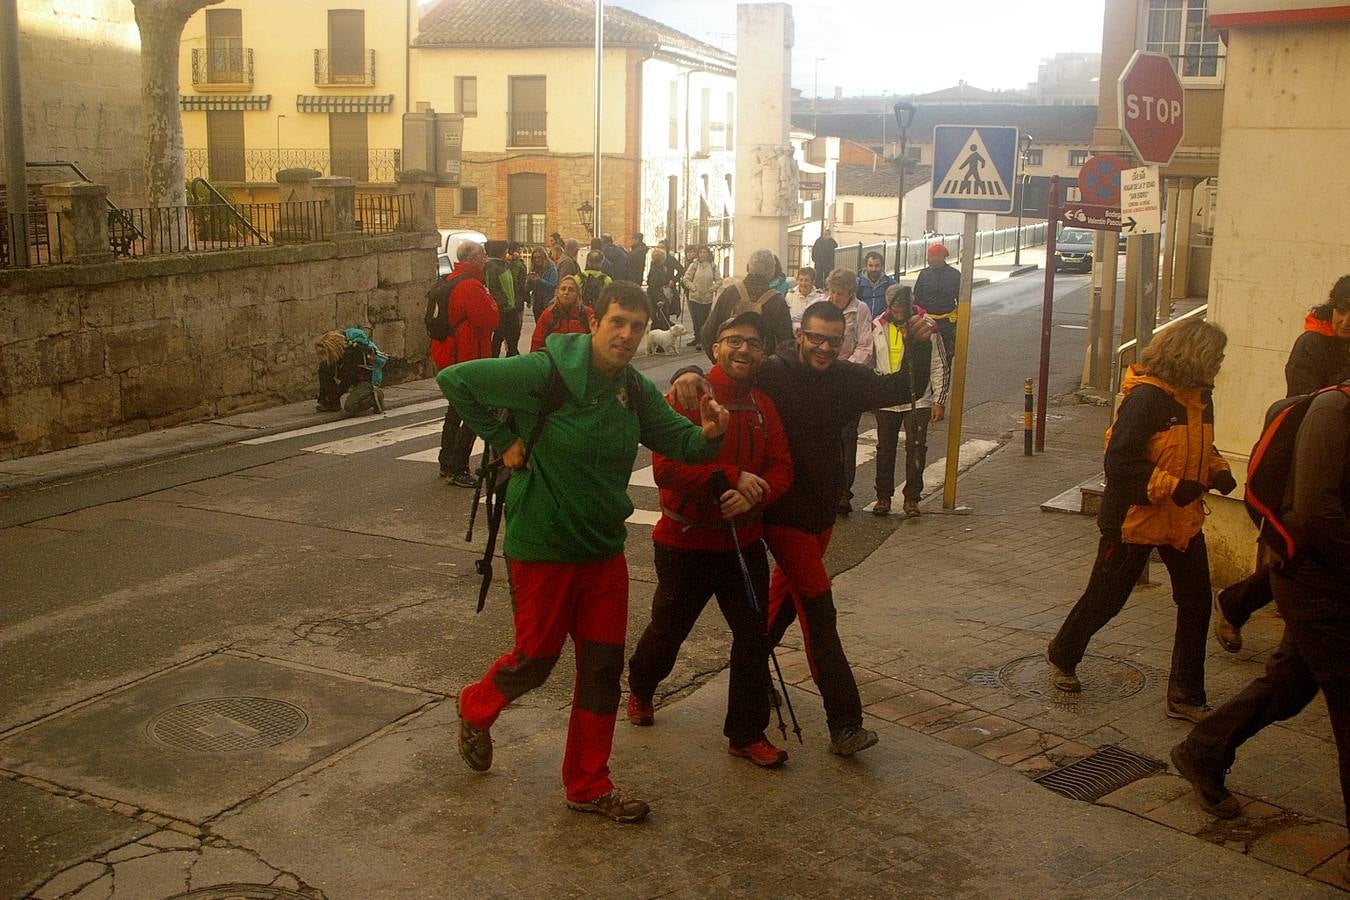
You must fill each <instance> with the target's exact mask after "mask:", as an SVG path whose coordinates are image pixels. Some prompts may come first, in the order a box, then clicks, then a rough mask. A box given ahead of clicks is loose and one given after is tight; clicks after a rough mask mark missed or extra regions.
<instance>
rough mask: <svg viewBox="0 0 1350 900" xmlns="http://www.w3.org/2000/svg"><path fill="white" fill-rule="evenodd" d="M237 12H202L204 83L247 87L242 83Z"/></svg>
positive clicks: (239, 16) (241, 28)
mask: <svg viewBox="0 0 1350 900" xmlns="http://www.w3.org/2000/svg"><path fill="white" fill-rule="evenodd" d="M243 16H244V14H243V12H242V11H241V10H237V9H208V10H207V11H206V83H207V84H247V83H248V82H246V81H245V80H244V20H243Z"/></svg>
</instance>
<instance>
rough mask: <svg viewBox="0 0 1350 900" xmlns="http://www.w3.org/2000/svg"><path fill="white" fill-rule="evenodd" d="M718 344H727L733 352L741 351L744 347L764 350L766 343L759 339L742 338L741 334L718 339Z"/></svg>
mask: <svg viewBox="0 0 1350 900" xmlns="http://www.w3.org/2000/svg"><path fill="white" fill-rule="evenodd" d="M717 343H719V344H726V345H727V346H728V347H730V348H731V349H732V350H739V349H741V348H742V347H749V348H750V349H751V350H759V351H763V350H764V342H763V341H761V340H760V339H759V338H748V337H741V336H740V335H739V334H729V335H727V336H726V337H721V338H718V339H717Z"/></svg>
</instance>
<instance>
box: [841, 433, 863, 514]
mask: <svg viewBox="0 0 1350 900" xmlns="http://www.w3.org/2000/svg"><path fill="white" fill-rule="evenodd" d="M861 424H862V413H858V415H856V416H854V417H853V418H852V419H849V420H848V421H847V422H845V423H844V427H843V430H842V432H841V434H840V437H842V439H843V444H844V452H843V454H842V456H841V458H840V460H839V464H840V465H841V466H843V468H844V496H843V497H842V498H841V499H843V500H852V499H853V482H854V480H855V479H856V478H857V476H858V427H859V426H860V425H861Z"/></svg>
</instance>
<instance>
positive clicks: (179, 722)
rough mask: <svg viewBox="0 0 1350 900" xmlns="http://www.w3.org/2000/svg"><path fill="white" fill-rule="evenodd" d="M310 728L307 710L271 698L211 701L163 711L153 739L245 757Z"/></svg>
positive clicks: (150, 729) (154, 722)
mask: <svg viewBox="0 0 1350 900" xmlns="http://www.w3.org/2000/svg"><path fill="white" fill-rule="evenodd" d="M308 725H309V717H308V716H306V715H305V711H304V710H302V709H301V708H300V707H298V706H295V705H294V704H291V703H287V702H286V701H284V700H274V699H272V698H270V697H212V698H211V699H209V700H196V701H193V702H192V703H183V704H180V705H178V706H174V707H170V708H169V709H166V710H164V711H163V712H161V713H160V714H159V715H157V716H156V717H155V718H154V719H152V720H151V722H150V725H149V727H148V729H147V730H148V732H149V734H150V737H151V738H152V739H153V740H155V741H156V742H157V743H160V744H163V745H165V746H166V747H173V748H174V749H177V750H195V751H198V752H202V753H241V752H245V751H248V750H261V749H264V748H266V747H275V746H276V745H278V744H282V743H285V742H286V741H289V740H290V739H291V738H293V737H295V736H296V735H298V734H299V733H300V732H302V731H304V730H305V728H306V727H307V726H308Z"/></svg>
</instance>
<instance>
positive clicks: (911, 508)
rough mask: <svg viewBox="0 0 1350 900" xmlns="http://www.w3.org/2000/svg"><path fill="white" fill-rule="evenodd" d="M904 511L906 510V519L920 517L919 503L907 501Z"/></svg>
mask: <svg viewBox="0 0 1350 900" xmlns="http://www.w3.org/2000/svg"><path fill="white" fill-rule="evenodd" d="M904 510H905V518H907V519H917V518H918V517H919V501H918V500H906V501H905V506H904Z"/></svg>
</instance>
